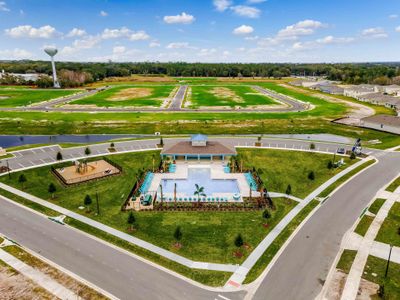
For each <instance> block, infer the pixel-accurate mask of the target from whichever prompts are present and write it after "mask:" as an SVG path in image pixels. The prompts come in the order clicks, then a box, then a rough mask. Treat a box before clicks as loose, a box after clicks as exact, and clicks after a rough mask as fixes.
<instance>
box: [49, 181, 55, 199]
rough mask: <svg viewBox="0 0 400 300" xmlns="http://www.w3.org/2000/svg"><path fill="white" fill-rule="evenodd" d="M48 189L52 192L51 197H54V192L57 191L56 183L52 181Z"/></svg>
mask: <svg viewBox="0 0 400 300" xmlns="http://www.w3.org/2000/svg"><path fill="white" fill-rule="evenodd" d="M47 191H48V192H49V193H50V194H51V199H54V193H55V192H56V191H57V188H56V185H55V184H54V183H52V182H51V183H50V184H49V188H48V190H47Z"/></svg>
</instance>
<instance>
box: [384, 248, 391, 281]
mask: <svg viewBox="0 0 400 300" xmlns="http://www.w3.org/2000/svg"><path fill="white" fill-rule="evenodd" d="M392 248H393V245H390V250H389V257H388V260H387V263H386V271H385V278H386V277H387V274H388V272H389V263H390V256H391V255H392Z"/></svg>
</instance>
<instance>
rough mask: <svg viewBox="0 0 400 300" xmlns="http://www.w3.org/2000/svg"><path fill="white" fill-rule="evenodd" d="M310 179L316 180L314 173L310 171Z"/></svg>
mask: <svg viewBox="0 0 400 300" xmlns="http://www.w3.org/2000/svg"><path fill="white" fill-rule="evenodd" d="M308 179H310V180H314V179H315V173H314V171H310V173H308Z"/></svg>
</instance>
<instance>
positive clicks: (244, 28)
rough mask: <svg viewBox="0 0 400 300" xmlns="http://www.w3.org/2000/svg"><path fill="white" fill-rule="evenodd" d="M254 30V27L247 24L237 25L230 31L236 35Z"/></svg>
mask: <svg viewBox="0 0 400 300" xmlns="http://www.w3.org/2000/svg"><path fill="white" fill-rule="evenodd" d="M253 31H254V28H253V27H251V26H248V25H242V26H239V27H236V28H235V29H234V30H233V31H232V33H233V34H236V35H246V34H250V33H252V32H253Z"/></svg>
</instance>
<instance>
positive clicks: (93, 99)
mask: <svg viewBox="0 0 400 300" xmlns="http://www.w3.org/2000/svg"><path fill="white" fill-rule="evenodd" d="M174 88H175V86H174V85H163V86H158V85H151V86H149V85H146V86H144V85H131V86H127V85H118V86H114V87H112V88H110V89H107V90H105V91H102V92H99V93H97V94H95V95H93V96H89V97H85V98H82V99H79V100H76V101H73V102H71V104H80V105H96V106H102V107H114V106H154V107H159V106H160V105H161V104H162V103H163V101H164V100H165V99H167V98H168V97H169V96H170V94H171V92H172V91H173V90H174ZM143 89H144V90H147V91H149V92H150V93H151V94H150V95H148V96H134V95H132V96H130V97H129V96H127V99H125V100H122V99H121V98H120V97H121V96H118V95H120V93H124V92H127V91H132V90H143ZM119 99H121V100H119Z"/></svg>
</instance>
